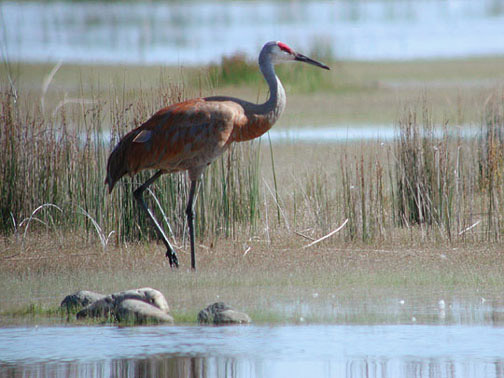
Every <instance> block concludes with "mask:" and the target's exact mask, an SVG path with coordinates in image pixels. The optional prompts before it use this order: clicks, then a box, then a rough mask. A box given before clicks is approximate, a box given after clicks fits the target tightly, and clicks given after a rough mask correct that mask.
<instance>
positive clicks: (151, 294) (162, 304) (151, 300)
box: [110, 287, 170, 313]
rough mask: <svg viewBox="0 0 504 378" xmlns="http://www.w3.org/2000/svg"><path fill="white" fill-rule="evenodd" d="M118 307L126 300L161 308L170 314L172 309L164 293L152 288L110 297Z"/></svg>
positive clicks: (123, 292)
mask: <svg viewBox="0 0 504 378" xmlns="http://www.w3.org/2000/svg"><path fill="white" fill-rule="evenodd" d="M110 296H111V297H112V299H113V301H114V303H115V304H116V306H117V305H118V304H119V303H121V302H122V301H124V300H126V299H136V300H139V301H142V302H145V303H148V304H150V305H152V306H155V307H157V308H159V309H160V310H161V311H163V312H165V313H168V312H170V307H169V306H168V302H166V298H165V297H164V295H163V293H161V292H160V291H159V290H156V289H151V288H150V287H143V288H141V289H133V290H126V291H121V292H119V293H114V294H111V295H110Z"/></svg>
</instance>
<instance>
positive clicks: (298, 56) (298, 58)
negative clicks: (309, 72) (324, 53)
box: [294, 53, 330, 70]
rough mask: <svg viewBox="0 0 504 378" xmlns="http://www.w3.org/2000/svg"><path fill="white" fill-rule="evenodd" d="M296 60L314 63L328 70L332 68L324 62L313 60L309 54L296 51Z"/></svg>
mask: <svg viewBox="0 0 504 378" xmlns="http://www.w3.org/2000/svg"><path fill="white" fill-rule="evenodd" d="M294 60H297V61H299V62H305V63H309V64H313V65H314V66H317V67H320V68H324V69H326V70H330V68H329V67H328V66H326V65H325V64H324V63H320V62H317V61H316V60H313V59H312V58H308V57H307V56H304V55H303V54H299V53H296V55H295V56H294Z"/></svg>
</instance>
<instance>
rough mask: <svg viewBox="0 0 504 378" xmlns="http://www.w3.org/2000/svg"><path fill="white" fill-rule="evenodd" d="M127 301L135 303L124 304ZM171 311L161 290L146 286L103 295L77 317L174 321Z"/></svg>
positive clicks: (131, 321)
mask: <svg viewBox="0 0 504 378" xmlns="http://www.w3.org/2000/svg"><path fill="white" fill-rule="evenodd" d="M69 297H70V296H69ZM65 300H66V298H65ZM126 301H133V303H131V302H128V303H127V304H126V305H122V303H123V302H126ZM169 311H170V307H169V306H168V302H166V299H165V297H164V295H163V294H162V293H161V292H160V291H158V290H155V289H151V288H149V287H144V288H141V289H132V290H126V291H121V292H117V293H113V294H110V295H107V296H104V295H102V296H101V297H100V298H99V299H98V300H95V301H93V302H91V303H89V304H88V305H87V306H86V307H84V308H83V309H82V310H81V311H79V312H78V313H77V319H83V318H107V319H109V320H110V319H111V318H112V319H113V318H115V319H117V320H119V321H123V319H125V320H124V321H127V322H130V323H148V322H153V323H161V322H162V323H166V322H168V323H173V318H172V317H171V316H170V315H168V312H169ZM119 313H120V314H119ZM160 314H161V315H160ZM164 315H166V316H164Z"/></svg>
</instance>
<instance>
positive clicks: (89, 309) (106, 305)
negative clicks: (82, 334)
mask: <svg viewBox="0 0 504 378" xmlns="http://www.w3.org/2000/svg"><path fill="white" fill-rule="evenodd" d="M114 307H115V303H114V300H113V298H112V297H111V296H110V295H107V296H106V297H104V298H102V299H100V300H97V301H96V302H93V303H91V304H89V305H88V306H86V307H84V308H83V309H82V310H80V311H79V312H78V313H77V319H84V318H109V317H110V316H111V315H112V313H113V311H114Z"/></svg>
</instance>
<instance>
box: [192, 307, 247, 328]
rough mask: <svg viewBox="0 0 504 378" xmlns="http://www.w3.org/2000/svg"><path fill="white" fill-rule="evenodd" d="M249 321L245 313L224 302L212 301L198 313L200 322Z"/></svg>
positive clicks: (238, 322) (244, 322) (229, 322)
mask: <svg viewBox="0 0 504 378" xmlns="http://www.w3.org/2000/svg"><path fill="white" fill-rule="evenodd" d="M251 321H252V320H251V319H250V316H248V315H247V314H246V313H244V312H240V311H237V310H235V309H234V308H233V307H231V306H229V305H227V304H225V303H224V302H216V303H213V304H211V305H210V306H208V307H206V308H205V309H203V310H201V311H200V312H199V314H198V323H200V324H216V325H224V324H248V323H250V322H251Z"/></svg>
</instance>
